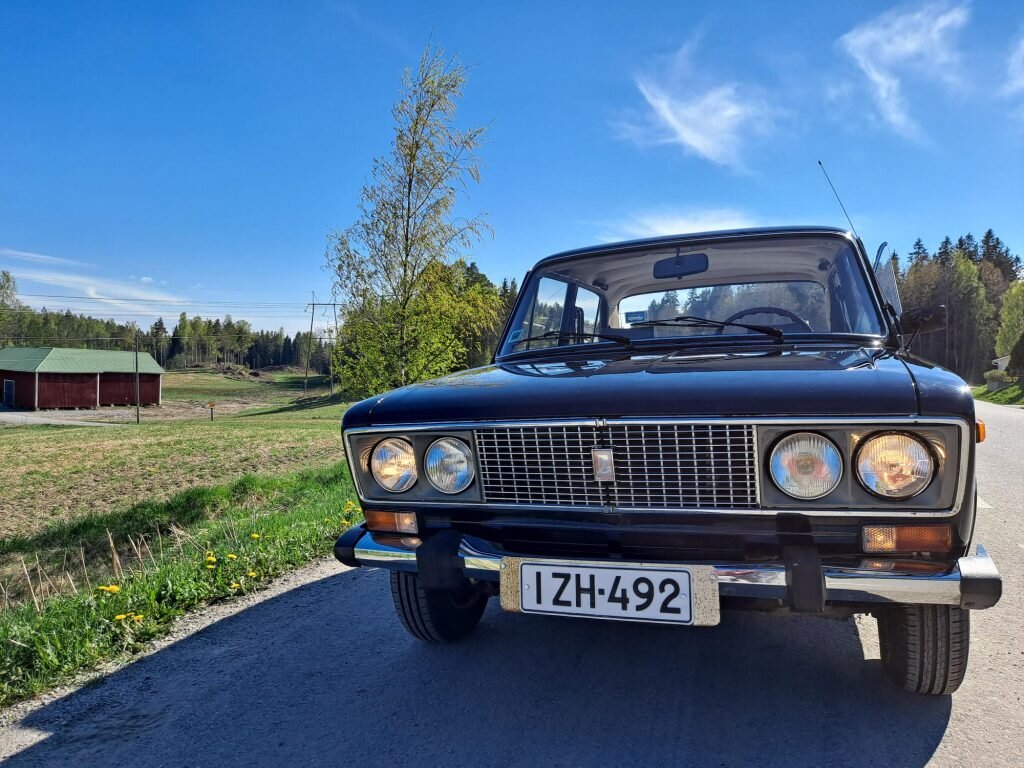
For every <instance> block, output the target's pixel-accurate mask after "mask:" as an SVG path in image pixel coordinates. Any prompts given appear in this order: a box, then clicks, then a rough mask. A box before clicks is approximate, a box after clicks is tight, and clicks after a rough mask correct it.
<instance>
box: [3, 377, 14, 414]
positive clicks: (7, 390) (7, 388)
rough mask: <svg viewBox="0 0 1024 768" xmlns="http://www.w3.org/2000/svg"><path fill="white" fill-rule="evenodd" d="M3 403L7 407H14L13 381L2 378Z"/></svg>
mask: <svg viewBox="0 0 1024 768" xmlns="http://www.w3.org/2000/svg"><path fill="white" fill-rule="evenodd" d="M3 402H4V405H6V406H7V407H8V408H13V407H14V382H13V381H11V380H10V379H4V401H3Z"/></svg>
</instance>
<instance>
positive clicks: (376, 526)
mask: <svg viewBox="0 0 1024 768" xmlns="http://www.w3.org/2000/svg"><path fill="white" fill-rule="evenodd" d="M363 516H364V517H365V518H366V527H367V529H368V530H371V531H381V532H383V533H419V528H417V527H416V514H415V513H414V512H382V511H380V510H375V509H367V510H365V511H364V513H363Z"/></svg>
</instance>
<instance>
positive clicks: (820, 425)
mask: <svg viewBox="0 0 1024 768" xmlns="http://www.w3.org/2000/svg"><path fill="white" fill-rule="evenodd" d="M640 423H642V424H710V423H714V424H740V425H742V424H752V425H754V427H755V429H758V430H759V429H760V428H762V427H773V428H777V427H792V428H793V429H794V430H797V429H800V428H804V429H807V430H813V429H825V428H829V429H831V428H837V427H846V426H850V427H868V428H871V427H873V428H874V429H876V430H877V429H888V430H897V431H899V430H912V429H915V428H928V427H935V426H947V427H954V428H955V429H956V431H957V434H958V436H959V440H958V441H956V442H955V443H954V444H952V445H949V446H947V448H948V449H949V450H952V449H953V448H955V449H956V457H957V461H956V466H955V467H950V468H949V469H950V471H952V472H954V473H955V492H954V496H953V501H952V504H951V505H950V506H948V507H945V508H942V509H934V510H931V509H928V510H922V509H905V508H901V506H902V505H901V504H900V502H899V500H897V499H891V500H890V501H891V502H892V504H891V505H890V506H889V507H887V508H886V507H882V506H881V505H880V507H879V508H878V509H860V510H858V511H857V515H858V516H859V517H902V518H907V519H918V518H919V519H925V518H948V517H952V516H954V515H957V514H959V513H960V512H961V511H962V510H963V508H964V504H965V501H966V496H967V487H968V485H969V483H968V476H967V475H968V467H969V463H970V461H969V457H970V452H971V451H972V449H973V445H974V444H973V434H974V433H973V431H972V430H973V429H974V426H973V421H970V422H969V421H967V420H965V419H964V418H962V417H959V416H910V415H907V416H816V417H792V416H777V417H750V416H747V417H735V416H728V417H722V416H708V417H703V418H701V417H665V418H652V417H625V418H614V419H596V418H579V417H569V418H550V419H536V418H534V419H490V420H488V419H480V420H450V421H437V422H415V423H409V422H404V423H399V424H388V425H379V426H359V427H349V428H347V429H344V430H343V434H344V442H345V449H346V453H347V458H348V461H349V467H350V469H352V471H353V478H354V480H355V483H356V491H357V492H358V493H359V498H360V501H361V502H363V503H375V502H374V500H373V499H372V498H371V495H370V494H369V493H367V490H366V489H364V488H363V487H362V486H363V485H365V482H364V481H363V480H362V478H361V476H360V472H359V461H360V459H359V456H358V451H355V450H354V449H355V438H357V437H358V436H360V435H380V436H381V437H382V438H383V437H384V436H386V435H388V434H389V433H390V434H391V435H394V434H396V433H406V434H414V433H424V432H435V433H437V434H438V436H439V437H440V436H442V435H444V434H445V433H450V432H452V431H456V430H459V431H465V432H472V431H473V430H475V429H476V428H477V427H487V428H493V427H517V426H518V427H522V426H550V425H558V426H593V425H597V424H640ZM764 474H767V473H764ZM759 475H760V473H759ZM363 477H366V476H365V475H364V476H363ZM936 477H938V474H936ZM366 479H369V478H368V477H366ZM379 501H380V499H377V502H379ZM794 501H795V500H794ZM396 502H397V499H396ZM451 503H452V500H451V499H450V498H449V497H444V498H440V499H416V500H405V499H404V498H403V499H402V500H401V504H402V506H403V507H408V508H426V509H429V508H431V507H443V506H444V505H446V504H451ZM458 503H459V505H460V506H464V507H472V508H474V509H495V510H503V511H510V512H511V511H517V510H534V509H535V510H538V511H549V512H550V511H552V510H553V509H554V510H557V509H558V508H556V507H552V506H550V505H543V506H541V505H525V504H493V503H487V502H484V501H473V500H468V501H466V500H459V502H458ZM578 509H579V508H578V507H566V508H565V511H566V512H573V511H578ZM621 511H622V512H626V513H633V512H652V513H658V512H664V510H654V509H646V508H643V507H639V506H638V507H629V508H625V507H624V508H622V509H621ZM674 512H675V513H676V514H688V513H693V514H707V511H706V510H699V509H678V510H674ZM787 512H797V513H799V514H801V515H806V516H808V517H835V516H836V511H835V510H834V509H821V508H818V509H815V508H814V507H813V505H810V504H800V505H797V504H794V506H793V507H792V508H785V509H775V508H773V509H767V508H764V509H756V510H750V509H736V510H732V509H719V510H716V512H715V514H720V515H731V516H732V515H746V516H751V515H756V516H765V517H774V516H777V515H779V514H780V513H787Z"/></svg>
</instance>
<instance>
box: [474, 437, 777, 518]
mask: <svg viewBox="0 0 1024 768" xmlns="http://www.w3.org/2000/svg"><path fill="white" fill-rule="evenodd" d="M476 444H477V457H478V463H479V470H480V482H481V487H482V490H483V497H484V500H485V501H488V502H491V503H512V504H539V505H557V506H588V507H598V506H613V507H619V508H640V509H711V510H714V509H756V508H757V506H758V499H757V451H756V437H755V434H754V428H753V427H752V426H750V425H745V424H672V423H665V424H629V423H616V422H611V423H608V424H607V425H600V426H599V425H598V424H596V423H595V424H594V425H586V426H576V425H573V426H559V425H551V426H523V427H516V426H512V427H493V428H481V429H477V430H476ZM594 448H611V449H612V452H613V454H614V456H615V481H614V482H607V483H598V482H597V481H595V480H594V475H593V464H592V458H591V451H592V450H593V449H594Z"/></svg>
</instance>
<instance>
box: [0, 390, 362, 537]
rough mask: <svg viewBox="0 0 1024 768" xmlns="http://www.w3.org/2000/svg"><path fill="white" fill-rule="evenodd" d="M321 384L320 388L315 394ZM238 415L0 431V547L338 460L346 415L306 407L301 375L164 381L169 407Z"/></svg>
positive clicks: (329, 406)
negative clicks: (205, 489)
mask: <svg viewBox="0 0 1024 768" xmlns="http://www.w3.org/2000/svg"><path fill="white" fill-rule="evenodd" d="M321 384H322V382H321V381H320V380H317V381H316V386H317V390H316V391H318V392H319V391H320V385H321ZM239 393H243V394H242V395H241V397H244V402H243V403H242V405H244V407H240V408H235V410H234V412H232V413H229V414H227V415H220V416H217V417H216V418H215V420H214V421H212V422H211V421H209V411H206V410H203V409H196V410H195V413H194V417H193V418H191V419H181V418H178V419H168V420H161V419H159V418H154V417H153V416H152V415H151V413H150V411H154V410H156V409H147V413H146V414H145V416H144V418H143V422H142V424H140V425H135V424H133V423H132V424H122V425H119V426H117V427H110V428H103V429H99V428H95V427H83V428H75V427H46V426H31V427H14V428H7V429H4V430H3V432H2V435H3V444H4V449H5V450H4V461H3V462H0V488H3V493H2V494H0V539H4V538H10V537H13V536H25V535H32V534H33V533H34V532H36V531H38V530H40V529H42V528H44V527H46V526H48V525H51V524H53V523H68V522H71V521H74V520H76V519H78V518H80V517H83V516H89V515H94V514H103V513H108V512H112V511H117V510H120V509H126V508H129V507H131V506H132V505H134V504H137V503H139V502H141V501H144V500H146V501H152V500H157V501H159V500H162V499H166V498H168V497H170V496H171V495H172V494H174V493H176V492H179V491H181V490H183V489H187V488H190V487H196V486H210V485H219V484H223V483H227V482H231V481H232V480H235V479H237V478H239V477H241V476H242V475H246V474H264V473H274V474H280V473H284V472H290V471H294V470H299V469H310V468H315V467H323V466H327V465H330V464H333V463H335V462H337V461H339V460H340V458H341V457H342V451H341V441H340V437H339V430H338V422H339V420H340V418H341V415H342V413H344V410H345V406H344V404H342V403H341V402H340V401H339V400H336V399H331V398H329V397H326V396H318V397H311V398H306V399H302V398H301V397H298V399H297V396H301V394H302V377H301V375H299V376H295V375H281V376H278V377H274V378H263V379H262V380H260V381H259V382H249V381H237V380H234V379H230V378H226V377H224V376H222V375H220V374H210V373H185V374H168V376H167V381H166V382H165V384H164V395H165V397H166V398H168V399H169V400H171V401H174V400H179V401H189V400H199V401H202V402H204V403H205V402H206V401H208V400H210V399H215V400H218V404H223V405H224V406H225V409H227V408H229V407H230V406H232V405H234V406H238V405H239V403H238V400H237V399H238V398H239V397H240V395H239Z"/></svg>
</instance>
